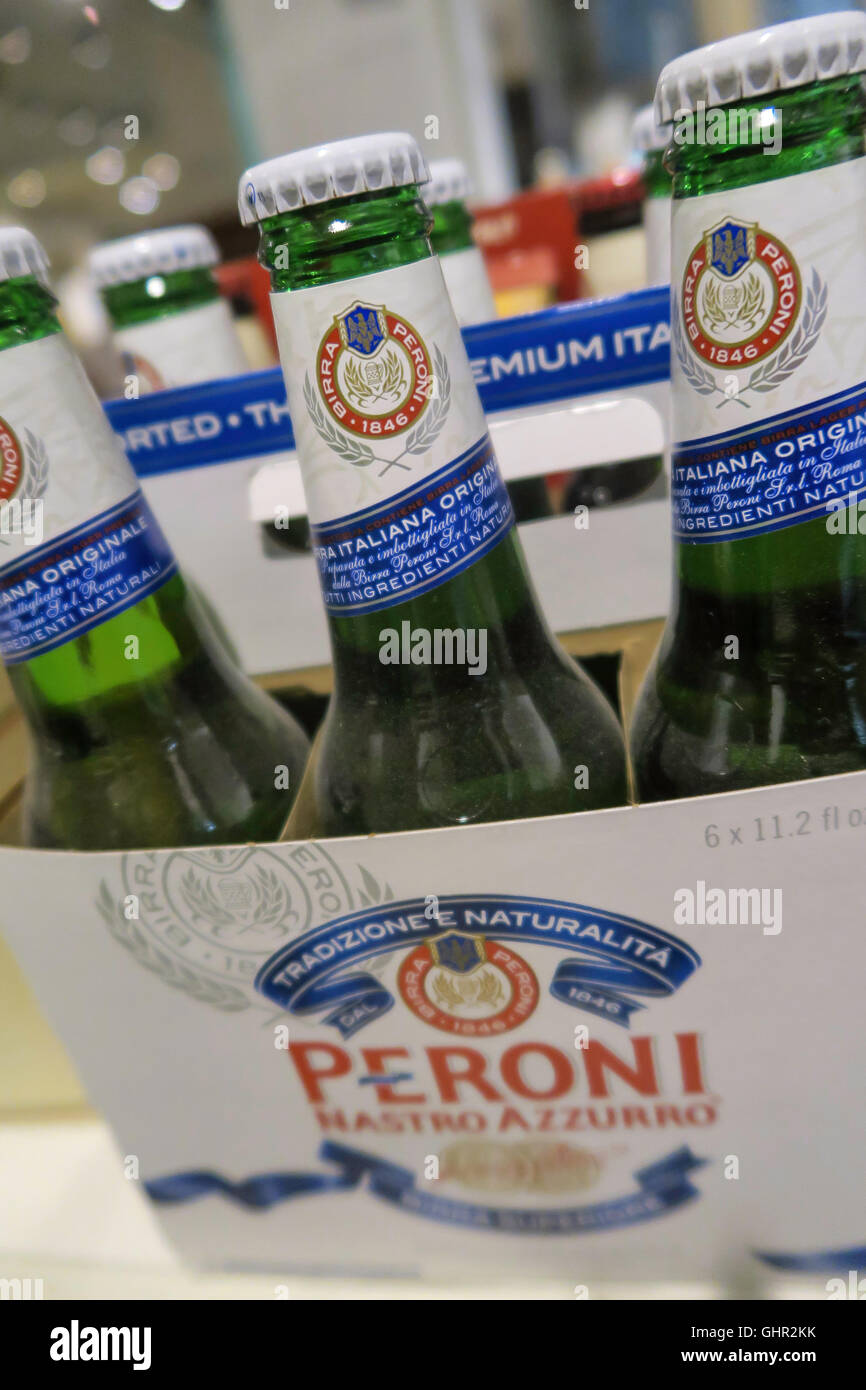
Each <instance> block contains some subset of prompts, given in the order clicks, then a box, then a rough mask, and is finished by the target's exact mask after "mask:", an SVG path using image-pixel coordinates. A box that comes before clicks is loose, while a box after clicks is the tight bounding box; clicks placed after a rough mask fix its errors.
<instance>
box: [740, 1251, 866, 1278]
mask: <svg viewBox="0 0 866 1390" xmlns="http://www.w3.org/2000/svg"><path fill="white" fill-rule="evenodd" d="M755 1256H756V1258H757V1259H759V1260H763V1261H764V1263H765V1264H768V1265H772V1266H773V1268H774V1269H784V1270H789V1271H791V1272H792V1273H796V1274H839V1273H842V1272H844V1273H846V1274H847V1273H849V1271H851V1270H856V1271H859V1270H861V1269H866V1245H852V1246H849V1247H848V1248H847V1249H844V1250H809V1251H806V1252H805V1253H802V1254H799V1255H791V1254H787V1255H786V1254H779V1253H772V1252H770V1251H764V1250H756V1251H755Z"/></svg>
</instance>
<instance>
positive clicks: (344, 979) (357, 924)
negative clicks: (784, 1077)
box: [255, 894, 701, 1038]
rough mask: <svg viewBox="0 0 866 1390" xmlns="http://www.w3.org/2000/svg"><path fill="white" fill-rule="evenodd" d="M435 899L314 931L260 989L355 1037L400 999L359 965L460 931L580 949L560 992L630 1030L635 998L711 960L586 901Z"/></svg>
mask: <svg viewBox="0 0 866 1390" xmlns="http://www.w3.org/2000/svg"><path fill="white" fill-rule="evenodd" d="M426 902H427V900H426V899H424V898H416V899H409V900H407V901H404V902H399V903H388V904H385V905H384V906H380V907H378V908H366V909H364V910H363V911H361V912H354V913H351V914H349V915H348V916H346V917H338V918H336V919H335V920H334V921H332V922H327V923H325V925H324V926H321V927H318V928H316V930H314V931H311V932H307V933H305V935H304V936H302V937H299V938H298V939H297V940H295V941H292V942H291V943H289V945H287V946H284V947H282V948H281V949H280V950H279V951H277V952H276V953H275V954H274V955H273V956H271V958H270V959H269V960H267V961H266V962H265V964H264V965H263V966H262V968H261V970H260V971H259V973H258V975H257V976H256V979H255V987H256V989H257V990H259V992H260V993H261V994H264V995H265V996H266V997H267V998H268V999H271V1000H272V1001H273V1002H274V1003H275V1004H278V1005H279V1006H280V1007H281V1008H283V1009H287V1010H289V1011H290V1012H291V1013H293V1014H296V1015H304V1014H311V1013H326V1017H325V1020H324V1021H325V1022H326V1023H330V1024H332V1025H333V1026H334V1027H336V1028H337V1029H339V1031H340V1033H341V1034H342V1036H343V1037H344V1038H349V1037H351V1036H352V1035H353V1034H354V1033H356V1032H358V1030H359V1029H361V1028H363V1027H365V1025H366V1024H368V1023H370V1022H372V1021H373V1020H374V1019H376V1018H380V1017H381V1016H382V1014H383V1013H385V1012H386V1010H387V1009H389V1008H390V1007H391V1006H392V1004H393V999H392V997H391V995H390V992H389V991H388V990H387V989H386V988H385V986H384V985H383V984H382V983H381V981H380V980H377V979H375V978H374V977H373V976H371V975H367V974H364V973H360V972H358V973H356V972H355V971H353V970H352V969H351V967H352V966H354V965H356V964H360V962H361V961H363V960H365V959H368V958H370V957H373V956H380V955H382V954H383V953H384V952H388V951H397V950H404V949H406V948H407V947H410V946H417V945H418V944H419V943H420V942H425V941H431V940H433V939H435V938H437V937H441V936H443V935H445V934H446V933H448V932H457V933H465V934H468V935H472V936H483V937H485V938H489V939H490V940H492V941H515V942H518V943H522V944H524V945H533V946H554V947H556V948H557V950H558V951H559V952H560V953H561V952H563V951H573V952H574V953H575V958H573V959H569V960H566V961H561V962H560V963H559V965H558V966H557V969H556V971H555V974H554V976H553V980H552V982H551V985H550V991H551V994H552V995H553V997H554V998H555V999H558V1000H559V1001H560V1002H561V1003H564V1004H570V1005H571V1006H572V1007H574V1008H578V1009H582V1010H584V1011H586V1012H588V1013H591V1014H596V1015H598V1016H599V1017H602V1018H607V1019H609V1020H610V1021H612V1022H614V1023H619V1024H621V1025H622V1026H623V1027H628V1023H629V1017H630V1015H631V1014H632V1013H633V1012H634V1010H635V1009H639V1008H643V1007H644V1006H643V1005H642V1004H641V1003H640V1002H639V1001H637V1000H635V999H633V998H632V997H631V996H632V995H635V994H638V995H642V996H644V997H650V998H655V999H661V998H665V997H666V996H668V995H670V994H673V993H674V991H675V990H677V989H678V988H679V987H680V985H681V984H682V983H683V982H684V981H685V980H687V979H688V977H689V976H690V975H691V974H692V973H693V972H694V971H695V970H696V969H697V967H698V966H699V965H700V963H701V960H700V956H699V955H698V954H697V952H696V951H694V950H693V949H692V947H691V946H689V945H688V944H687V943H686V942H684V941H680V940H679V939H678V938H677V937H675V936H671V935H670V934H669V933H667V932H663V931H661V930H660V929H659V928H658V927H652V926H650V925H649V924H648V923H646V922H641V921H638V919H637V918H634V917H623V916H620V915H618V914H616V913H612V912H601V911H599V910H598V909H596V908H591V907H583V906H581V905H580V904H577V903H568V902H559V901H557V900H556V899H552V898H520V897H514V896H511V895H509V894H475V895H471V896H463V895H461V894H449V895H444V896H442V897H440V898H438V906H437V916H436V917H435V918H431V917H428V916H427V915H426V914H425V908H426Z"/></svg>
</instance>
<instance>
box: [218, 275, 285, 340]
mask: <svg viewBox="0 0 866 1390" xmlns="http://www.w3.org/2000/svg"><path fill="white" fill-rule="evenodd" d="M215 273H216V278H217V283H218V284H219V287H220V291H221V292H222V294H224V295H225V296H226V298H227V299H232V300H238V299H240V300H246V301H247V302H248V303H249V304H251V305H252V308H253V312H254V313H255V315H256V318H257V319H258V320H259V322H260V323H261V325H262V328H263V329H264V330H265V333H266V334H267V336H268V341H269V342H270V343H271V345H272V346H273V349H274V352H275V353H276V352H277V335H276V333H275V331H274V316H273V314H272V313H271V299H270V295H271V277H270V276H269V274H268V272H267V271H266V270H265V268H264V266H263V265H260V264H259V262H258V261H257V260H256V258H255V256H244V257H243V258H242V259H241V260H239V261H224V262H223V263H222V265H218V266H217V267H216V272H215Z"/></svg>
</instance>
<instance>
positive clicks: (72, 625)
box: [0, 490, 177, 666]
mask: <svg viewBox="0 0 866 1390" xmlns="http://www.w3.org/2000/svg"><path fill="white" fill-rule="evenodd" d="M176 572H177V564H176V561H175V558H174V555H173V554H172V552H171V550H170V549H169V545H168V542H167V541H166V539H165V537H164V535H163V534H162V531H161V530H160V528H159V525H158V523H157V521H156V518H155V517H154V515H153V512H152V511H151V509H150V507H149V506H148V504H147V502H146V501H145V499H144V497H143V496H142V494H141V492H140V491H138V490H136V491H135V492H133V493H132V494H131V495H130V496H129V497H127V498H125V499H124V501H122V502H119V503H118V504H117V505H116V506H114V507H110V508H109V509H108V511H105V512H101V513H100V514H99V516H94V517H91V518H90V519H89V520H88V521H86V522H84V523H83V525H81V526H76V527H75V529H74V530H72V531H67V532H65V533H64V534H63V535H62V536H56V537H54V539H53V540H51V541H50V542H49V543H48V544H47V545H43V546H40V547H39V548H38V549H34V550H31V551H28V552H27V553H26V554H25V555H22V556H21V557H20V558H19V559H18V560H16V561H15V562H14V564H11V565H8V566H7V567H6V568H5V569H2V570H0V657H2V659H3V661H4V662H5V663H6V665H7V666H14V665H16V664H17V663H19V662H22V661H28V660H30V658H31V657H34V656H42V655H43V654H44V653H45V652H50V651H53V650H54V648H55V647H60V646H62V645H63V643H64V642H70V641H72V639H73V638H76V637H81V636H83V634H84V633H85V632H89V631H90V629H91V628H93V627H96V626H97V625H98V624H99V623H104V622H106V620H107V619H108V618H114V617H116V616H117V614H118V613H122V612H123V611H124V610H125V609H127V608H131V607H132V605H133V604H134V603H139V602H140V601H141V599H143V598H146V597H147V595H148V594H152V593H153V591H154V590H155V589H158V588H159V587H160V585H162V584H164V583H165V582H166V580H167V579H170V578H171V576H172V575H173V574H175V573H176Z"/></svg>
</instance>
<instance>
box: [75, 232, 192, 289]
mask: <svg viewBox="0 0 866 1390" xmlns="http://www.w3.org/2000/svg"><path fill="white" fill-rule="evenodd" d="M219 259H220V253H219V247H218V246H217V244H216V242H215V241H214V239H213V237H212V236H211V234H210V232H209V231H208V229H207V227H194V226H191V227H160V228H159V229H158V230H157V231H154V232H140V233H139V234H138V236H126V237H122V238H121V239H120V241H107V242H105V243H104V244H103V245H102V246H95V247H94V248H93V250H92V251H91V252H90V255H89V257H88V265H89V267H90V274H91V277H92V279H93V283H94V284H95V285H96V287H97V288H98V289H107V288H108V287H109V286H111V285H128V284H131V283H132V282H133V281H134V280H145V279H147V277H148V276H149V275H171V274H172V273H173V272H174V271H176V270H201V269H203V268H204V267H206V266H211V265H217V264H218V263H219Z"/></svg>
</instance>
